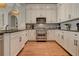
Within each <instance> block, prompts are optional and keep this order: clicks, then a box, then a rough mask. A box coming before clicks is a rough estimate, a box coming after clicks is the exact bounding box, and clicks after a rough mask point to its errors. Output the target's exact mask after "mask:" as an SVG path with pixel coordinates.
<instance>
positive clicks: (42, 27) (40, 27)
mask: <svg viewBox="0 0 79 59" xmlns="http://www.w3.org/2000/svg"><path fill="white" fill-rule="evenodd" d="M36 23H37V26H36V39H37V41H46V40H47V30H46V18H44V17H42V18H37V19H36Z"/></svg>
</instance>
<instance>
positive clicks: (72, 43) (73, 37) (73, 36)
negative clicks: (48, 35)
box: [68, 32, 79, 56]
mask: <svg viewBox="0 0 79 59" xmlns="http://www.w3.org/2000/svg"><path fill="white" fill-rule="evenodd" d="M78 36H79V35H78V34H77V33H76V32H70V39H69V40H68V41H69V45H68V46H69V52H70V53H71V54H72V55H74V56H76V55H77V52H78V51H77V43H78V42H77V39H78Z"/></svg>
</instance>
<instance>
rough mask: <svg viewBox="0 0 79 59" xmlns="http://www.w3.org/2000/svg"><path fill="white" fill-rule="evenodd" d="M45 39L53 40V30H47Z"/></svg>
mask: <svg viewBox="0 0 79 59" xmlns="http://www.w3.org/2000/svg"><path fill="white" fill-rule="evenodd" d="M47 40H55V31H54V30H48V31H47Z"/></svg>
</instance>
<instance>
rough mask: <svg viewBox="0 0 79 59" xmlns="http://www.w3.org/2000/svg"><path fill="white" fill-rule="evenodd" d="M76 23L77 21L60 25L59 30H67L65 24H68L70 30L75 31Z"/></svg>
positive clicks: (78, 21)
mask: <svg viewBox="0 0 79 59" xmlns="http://www.w3.org/2000/svg"><path fill="white" fill-rule="evenodd" d="M77 23H79V20H74V21H69V22H64V23H61V29H64V30H67V28H66V25H65V24H70V25H71V27H70V30H77V25H76V24H77Z"/></svg>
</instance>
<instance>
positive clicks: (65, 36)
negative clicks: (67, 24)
mask: <svg viewBox="0 0 79 59" xmlns="http://www.w3.org/2000/svg"><path fill="white" fill-rule="evenodd" d="M55 34H56V35H55V36H56V37H57V38H58V39H56V41H57V42H58V43H59V44H60V45H61V46H62V47H63V48H64V49H66V50H67V51H68V52H69V53H70V54H71V55H73V56H77V55H78V56H79V33H78V32H69V31H62V30H58V31H56V32H55Z"/></svg>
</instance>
